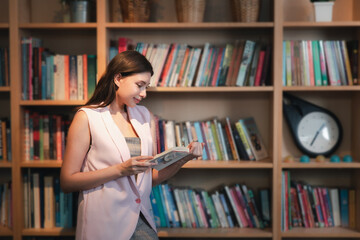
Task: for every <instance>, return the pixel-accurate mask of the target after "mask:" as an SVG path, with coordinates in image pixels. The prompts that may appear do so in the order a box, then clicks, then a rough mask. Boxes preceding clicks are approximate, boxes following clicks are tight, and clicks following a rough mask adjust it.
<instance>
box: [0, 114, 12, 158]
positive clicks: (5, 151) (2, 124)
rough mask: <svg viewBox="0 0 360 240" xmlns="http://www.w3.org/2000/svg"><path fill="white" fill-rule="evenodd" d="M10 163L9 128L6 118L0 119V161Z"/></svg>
mask: <svg viewBox="0 0 360 240" xmlns="http://www.w3.org/2000/svg"><path fill="white" fill-rule="evenodd" d="M2 160H5V161H9V162H11V160H12V154H11V128H10V121H9V119H7V118H1V119H0V161H2Z"/></svg>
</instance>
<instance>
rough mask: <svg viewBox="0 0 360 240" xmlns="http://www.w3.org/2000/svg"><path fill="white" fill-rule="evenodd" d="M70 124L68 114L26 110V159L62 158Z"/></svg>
mask: <svg viewBox="0 0 360 240" xmlns="http://www.w3.org/2000/svg"><path fill="white" fill-rule="evenodd" d="M69 126H70V121H69V120H68V118H67V117H66V116H63V115H48V114H41V113H39V112H31V111H29V110H25V112H24V138H25V139H24V151H25V160H26V161H29V160H50V159H52V160H62V159H63V156H64V152H65V141H66V135H67V130H68V128H69Z"/></svg>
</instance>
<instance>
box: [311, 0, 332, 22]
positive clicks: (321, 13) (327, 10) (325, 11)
mask: <svg viewBox="0 0 360 240" xmlns="http://www.w3.org/2000/svg"><path fill="white" fill-rule="evenodd" d="M313 4H314V12H315V21H316V22H331V21H332V12H333V6H334V2H314V3H313Z"/></svg>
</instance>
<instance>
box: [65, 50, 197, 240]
mask: <svg viewBox="0 0 360 240" xmlns="http://www.w3.org/2000/svg"><path fill="white" fill-rule="evenodd" d="M152 74H153V69H152V66H151V64H150V62H149V61H148V60H147V59H146V58H145V57H144V56H143V55H141V54H140V53H138V52H136V51H125V52H122V53H120V54H118V55H117V56H116V57H115V58H114V59H113V60H112V61H111V62H110V63H109V65H108V66H107V69H106V71H105V73H104V75H103V76H102V77H101V79H100V80H99V82H98V84H97V86H96V88H95V91H94V94H93V96H92V97H91V99H90V100H89V101H88V102H87V103H86V104H85V106H84V107H82V108H81V109H80V110H79V111H78V112H77V113H76V114H75V117H74V119H73V121H72V123H71V126H70V128H69V132H68V137H67V144H66V151H65V157H64V162H63V165H62V168H61V175H60V179H61V187H62V189H63V191H64V192H74V191H80V194H79V207H78V216H77V228H76V239H87V240H89V239H96V240H97V239H103V240H113V239H158V237H157V234H156V227H155V224H154V220H153V215H152V212H151V203H150V192H151V188H152V186H154V185H156V184H159V183H161V182H163V181H165V180H167V179H168V178H170V177H172V176H173V175H174V174H175V173H176V172H177V171H179V169H180V168H181V166H182V165H184V164H185V163H186V162H187V161H189V160H190V159H193V158H195V157H199V156H201V155H202V147H203V146H202V144H201V143H198V142H192V143H190V144H189V146H188V147H189V151H190V153H192V154H191V155H190V156H189V157H187V158H184V159H182V160H180V161H178V162H176V163H174V164H172V165H170V166H168V167H166V168H164V169H163V170H161V171H157V170H155V169H153V168H152V166H154V165H155V164H156V163H152V162H151V161H148V160H151V159H152V158H153V155H155V154H156V150H155V149H156V148H155V146H156V145H155V129H154V121H153V120H152V115H151V113H150V112H149V111H148V110H147V109H146V108H145V107H144V106H139V105H138V104H139V103H140V101H141V100H142V99H144V98H145V97H146V88H147V86H148V85H149V83H150V78H151V76H152Z"/></svg>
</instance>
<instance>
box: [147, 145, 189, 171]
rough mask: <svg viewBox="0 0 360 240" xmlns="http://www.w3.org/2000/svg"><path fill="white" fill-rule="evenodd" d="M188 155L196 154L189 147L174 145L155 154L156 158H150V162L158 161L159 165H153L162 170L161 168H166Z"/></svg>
mask: <svg viewBox="0 0 360 240" xmlns="http://www.w3.org/2000/svg"><path fill="white" fill-rule="evenodd" d="M186 157H195V156H193V155H192V153H190V152H189V148H187V147H173V148H170V149H168V150H166V151H164V152H162V153H159V154H157V155H155V156H154V158H153V159H151V160H150V162H156V163H157V164H158V165H155V166H153V168H155V169H156V170H158V171H160V170H161V169H164V168H166V167H167V166H169V165H171V164H173V163H175V162H177V161H179V160H181V159H184V158H186Z"/></svg>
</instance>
